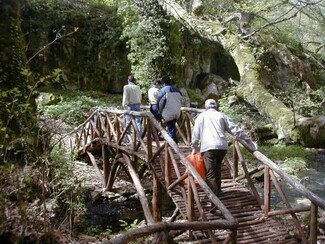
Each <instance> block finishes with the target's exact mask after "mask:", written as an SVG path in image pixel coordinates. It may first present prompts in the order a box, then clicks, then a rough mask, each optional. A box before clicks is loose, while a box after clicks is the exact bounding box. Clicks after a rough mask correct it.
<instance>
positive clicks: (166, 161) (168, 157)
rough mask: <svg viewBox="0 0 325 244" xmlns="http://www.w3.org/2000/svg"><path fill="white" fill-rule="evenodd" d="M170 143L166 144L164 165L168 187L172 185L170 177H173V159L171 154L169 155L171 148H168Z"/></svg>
mask: <svg viewBox="0 0 325 244" xmlns="http://www.w3.org/2000/svg"><path fill="white" fill-rule="evenodd" d="M168 147H169V145H168V144H166V146H165V165H164V171H165V182H166V186H167V187H168V186H169V185H170V180H171V179H170V177H171V175H170V174H171V172H170V171H171V168H170V167H171V166H170V165H171V160H170V156H169V150H168Z"/></svg>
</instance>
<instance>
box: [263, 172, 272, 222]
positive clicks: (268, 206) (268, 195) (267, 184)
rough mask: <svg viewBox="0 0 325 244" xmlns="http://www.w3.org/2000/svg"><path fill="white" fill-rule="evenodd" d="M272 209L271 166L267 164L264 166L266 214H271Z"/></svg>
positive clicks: (266, 215)
mask: <svg viewBox="0 0 325 244" xmlns="http://www.w3.org/2000/svg"><path fill="white" fill-rule="evenodd" d="M270 209H271V180H270V168H269V167H268V166H265V168H264V216H265V217H268V216H269V211H270Z"/></svg>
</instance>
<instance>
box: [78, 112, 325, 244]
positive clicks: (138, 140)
mask: <svg viewBox="0 0 325 244" xmlns="http://www.w3.org/2000/svg"><path fill="white" fill-rule="evenodd" d="M201 111H202V110H200V109H193V108H182V116H181V118H180V119H179V120H178V123H177V131H178V137H179V139H180V145H186V146H188V148H189V149H190V147H189V145H190V142H191V130H192V125H193V121H194V120H193V119H194V118H195V116H196V115H197V114H198V113H200V112H201ZM126 115H129V116H131V120H130V122H129V123H128V124H126V123H125V116H126ZM137 116H140V117H141V119H142V126H143V128H142V129H143V130H142V131H143V132H142V135H140V133H139V130H138V128H137V126H136V123H135V118H136V117H137ZM73 133H75V135H76V141H75V145H76V147H77V149H78V153H79V154H80V155H81V154H86V155H88V157H89V159H90V161H91V163H92V164H93V166H94V167H95V169H96V172H97V174H98V177H99V179H101V181H102V183H103V188H104V190H110V189H111V188H112V187H113V183H114V180H115V179H116V176H117V174H118V171H119V169H120V168H125V169H127V170H126V172H128V174H129V177H130V178H131V179H132V180H133V183H134V185H135V187H136V189H137V191H138V194H139V199H140V202H141V204H142V208H143V211H144V215H145V219H146V221H147V224H148V226H147V227H144V229H141V228H140V229H137V230H133V231H129V232H127V233H126V234H123V235H118V236H116V237H115V238H113V239H111V240H110V243H126V242H127V241H129V240H131V239H134V238H138V237H142V236H145V235H150V234H152V233H157V232H164V233H166V232H167V233H169V232H170V231H171V230H189V236H190V238H192V239H193V238H195V236H194V235H193V233H192V232H193V231H194V230H197V229H200V230H207V233H208V235H209V238H210V239H211V241H212V242H213V243H216V242H217V240H216V237H215V234H214V232H213V230H216V229H226V230H228V232H227V233H228V234H227V236H226V237H225V238H224V241H223V243H229V242H232V243H236V230H237V227H238V223H237V221H236V219H235V218H234V217H233V216H232V214H231V213H230V211H229V210H228V209H227V208H226V207H225V206H224V204H223V203H222V202H221V201H220V200H219V198H218V197H217V196H215V195H214V193H213V192H212V191H211V189H210V188H209V187H208V186H207V184H206V182H205V181H204V180H203V179H202V178H201V176H200V175H199V174H198V172H197V171H196V170H195V168H194V167H193V166H192V164H191V163H190V162H189V161H188V160H187V159H186V156H185V155H184V154H183V152H182V151H181V150H180V147H181V146H180V147H179V146H178V145H177V144H176V143H175V142H174V141H173V140H172V139H171V137H169V135H168V134H167V132H166V131H165V130H164V128H163V126H162V125H161V123H159V122H158V121H157V120H156V119H155V118H154V116H153V115H152V114H151V113H150V112H147V111H141V112H135V111H122V110H106V111H99V110H97V111H95V112H94V113H93V114H92V115H91V116H90V117H89V118H88V119H87V120H86V121H85V122H84V123H83V124H81V125H80V126H78V127H77V128H76V129H75V130H74V131H73ZM160 138H162V139H163V140H160ZM239 143H241V144H242V145H244V147H246V148H247V149H248V151H250V152H251V153H252V154H253V155H254V156H255V158H256V159H258V160H259V161H260V162H261V163H262V165H261V166H259V167H257V168H256V169H254V170H252V171H250V172H249V171H248V168H247V165H246V161H245V160H244V158H243V155H242V153H241V150H240V144H239ZM98 153H99V154H100V155H99V156H100V157H101V159H102V169H103V172H104V173H102V171H101V169H100V168H99V166H98V163H97V162H96V160H95V156H94V155H95V154H98ZM232 154H233V156H232V158H233V162H231V161H230V160H229V159H228V157H227V158H225V160H224V162H225V163H226V165H227V166H228V168H229V169H230V170H231V174H232V176H233V180H235V181H241V180H243V179H246V180H247V182H248V184H249V186H250V188H251V191H252V193H253V195H254V197H255V198H256V201H257V202H258V203H259V205H260V206H261V208H262V209H263V211H264V217H265V218H267V217H271V216H275V215H283V214H291V216H292V218H293V220H294V222H295V226H296V228H297V230H298V232H299V234H300V237H301V240H302V242H303V243H307V242H309V243H316V240H317V211H318V208H322V209H324V210H325V202H324V201H323V200H322V199H320V198H319V197H317V196H316V195H315V194H313V193H312V192H310V191H309V190H308V189H306V188H305V187H304V186H303V185H301V184H300V183H298V182H297V181H295V180H294V179H292V177H290V176H289V175H288V174H287V173H285V171H283V170H282V169H281V168H279V167H278V166H277V165H276V164H275V163H274V162H272V161H271V160H270V159H268V158H267V157H266V156H265V155H263V154H262V153H261V152H259V151H252V150H251V149H250V148H249V147H248V146H247V145H246V144H245V143H244V142H241V141H239V140H237V139H236V138H235V139H234V141H233V153H232ZM157 162H158V163H159V164H160V168H161V170H162V175H163V184H164V185H165V187H166V188H167V190H168V192H172V191H175V190H178V191H180V193H181V195H182V197H183V201H184V203H185V208H186V214H185V215H183V217H184V220H186V221H185V222H182V223H167V222H163V223H158V222H161V221H162V213H161V205H160V197H161V186H160V182H161V179H159V177H158V175H156V174H155V171H154V170H152V172H153V183H152V184H153V199H152V206H151V207H150V204H149V202H148V200H147V198H146V197H145V193H144V189H143V187H142V184H141V180H142V178H143V175H144V172H145V171H146V169H147V168H152V167H153V163H157ZM239 163H240V164H241V166H242V171H243V172H244V173H243V175H239V168H238V165H239ZM180 164H181V165H183V166H185V168H186V169H187V171H186V172H187V173H185V171H180V168H181V167H180ZM263 169H264V194H263V196H264V199H262V197H261V196H260V193H259V192H258V191H257V188H256V186H255V185H254V181H253V180H252V175H253V174H255V173H257V172H259V171H261V170H263ZM186 177H189V184H188V185H187V186H185V185H184V184H183V179H185V178H186ZM278 177H281V179H282V180H285V181H286V182H288V183H289V184H291V186H292V187H293V188H294V189H295V190H296V191H298V192H299V193H301V194H302V195H303V196H304V197H306V198H308V199H309V200H310V202H311V205H310V206H309V207H292V206H291V205H290V203H289V201H288V199H287V197H286V196H285V193H284V192H283V190H282V189H281V186H280V184H279V181H278ZM195 181H196V182H197V183H198V184H199V185H200V186H201V188H200V194H202V192H203V194H205V196H206V197H207V198H208V199H209V200H210V201H211V202H212V203H213V204H214V205H215V206H217V208H218V209H219V210H220V211H221V214H222V216H223V219H218V220H212V221H211V220H210V221H208V219H207V216H206V213H205V212H204V210H203V207H202V204H201V202H200V197H201V195H200V194H199V193H198V192H199V189H198V187H197V184H195ZM271 181H272V182H273V184H274V186H275V188H276V190H277V191H278V193H279V194H280V196H281V198H282V200H283V202H284V203H285V205H286V206H287V208H286V209H282V210H272V211H271V200H270V199H271V184H270V183H271ZM194 208H196V210H198V212H199V216H196V215H195V213H194ZM151 209H152V211H151ZM301 211H310V214H311V221H310V233H309V238H308V236H307V235H306V233H305V232H304V230H303V228H302V224H301V223H300V221H299V219H298V217H297V215H296V213H298V212H301ZM169 234H170V233H169Z"/></svg>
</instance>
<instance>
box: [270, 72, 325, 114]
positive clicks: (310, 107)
mask: <svg viewBox="0 0 325 244" xmlns="http://www.w3.org/2000/svg"><path fill="white" fill-rule="evenodd" d="M324 94H325V86H324V85H323V86H321V87H320V88H319V89H317V90H311V89H309V88H308V87H307V86H306V85H305V84H304V83H302V82H301V81H300V80H299V79H298V78H295V79H292V80H291V82H290V83H289V86H288V87H286V89H281V90H279V91H277V92H276V94H275V95H276V96H277V97H278V98H279V99H281V100H282V101H283V102H284V103H286V104H287V105H288V106H289V107H291V108H292V109H293V110H294V111H295V112H297V113H299V114H300V115H303V116H307V117H309V116H317V115H323V114H324V102H325V97H324Z"/></svg>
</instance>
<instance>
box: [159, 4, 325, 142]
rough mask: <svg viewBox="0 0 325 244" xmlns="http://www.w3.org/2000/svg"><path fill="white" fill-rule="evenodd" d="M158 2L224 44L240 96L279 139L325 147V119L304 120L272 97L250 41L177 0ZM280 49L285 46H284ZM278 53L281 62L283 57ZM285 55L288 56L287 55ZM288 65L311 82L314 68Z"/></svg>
mask: <svg viewBox="0 0 325 244" xmlns="http://www.w3.org/2000/svg"><path fill="white" fill-rule="evenodd" d="M158 2H159V3H160V4H161V5H162V6H163V7H164V8H165V9H166V10H167V12H168V13H169V14H171V15H172V16H173V17H174V18H176V19H177V20H179V21H181V22H182V24H184V25H185V26H186V27H187V28H188V29H189V30H195V31H196V33H199V34H200V35H201V36H203V37H204V38H207V39H209V40H211V41H216V42H218V43H220V44H221V45H222V46H223V47H224V48H225V49H226V50H227V51H228V52H229V53H230V54H231V55H232V57H233V59H234V61H235V63H236V65H237V67H238V70H239V73H240V76H241V79H240V84H239V86H238V89H237V95H238V96H240V97H242V98H243V99H244V100H245V101H246V102H248V103H249V104H251V105H252V106H254V107H256V108H257V109H258V111H259V112H260V113H261V114H262V115H264V116H266V117H267V118H268V119H269V120H270V121H271V123H272V125H273V128H274V130H275V132H276V134H277V136H278V138H279V139H285V140H291V141H293V142H299V143H302V144H303V145H305V146H312V147H323V146H324V145H325V136H324V134H325V122H324V121H325V116H321V117H317V118H316V119H307V118H304V117H302V116H300V115H299V114H296V113H295V112H294V111H292V110H291V109H290V108H288V107H287V106H286V105H285V104H284V103H283V102H281V101H280V100H278V99H277V98H275V97H274V96H273V95H271V94H270V92H269V91H268V90H267V89H266V88H265V87H264V85H263V83H262V81H261V80H260V74H259V70H261V67H260V65H259V64H258V63H257V62H256V60H255V57H254V53H253V52H252V48H251V47H250V46H249V44H248V43H247V41H244V40H242V39H241V38H239V37H238V36H237V35H235V34H231V33H230V32H229V33H227V34H224V33H226V31H225V29H224V27H223V26H222V25H221V24H220V23H219V22H218V21H217V20H213V21H209V20H203V19H199V18H197V17H196V16H194V15H191V14H190V13H188V12H186V10H184V9H183V8H182V7H181V6H180V5H179V4H177V3H176V2H175V1H173V0H164V1H162V0H159V1H158ZM279 45H280V44H279ZM280 46H282V47H283V45H282V44H281V45H280ZM271 51H272V53H274V52H275V49H274V48H273V49H272V50H271ZM279 51H281V50H279ZM277 54H278V56H277V58H278V59H279V57H280V56H281V55H279V53H277ZM281 54H282V55H287V53H285V52H283V53H281ZM284 59H285V58H284ZM290 60H292V59H290ZM298 64H299V65H298ZM288 66H289V67H291V68H292V69H293V71H294V72H295V73H299V72H301V71H304V72H305V73H306V75H303V74H300V78H302V79H306V80H308V79H307V78H308V77H310V74H311V71H310V69H308V67H306V66H301V61H299V60H298V58H297V57H295V62H294V63H290V64H288ZM309 81H310V84H309V85H310V86H311V87H313V86H314V80H313V79H309Z"/></svg>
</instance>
